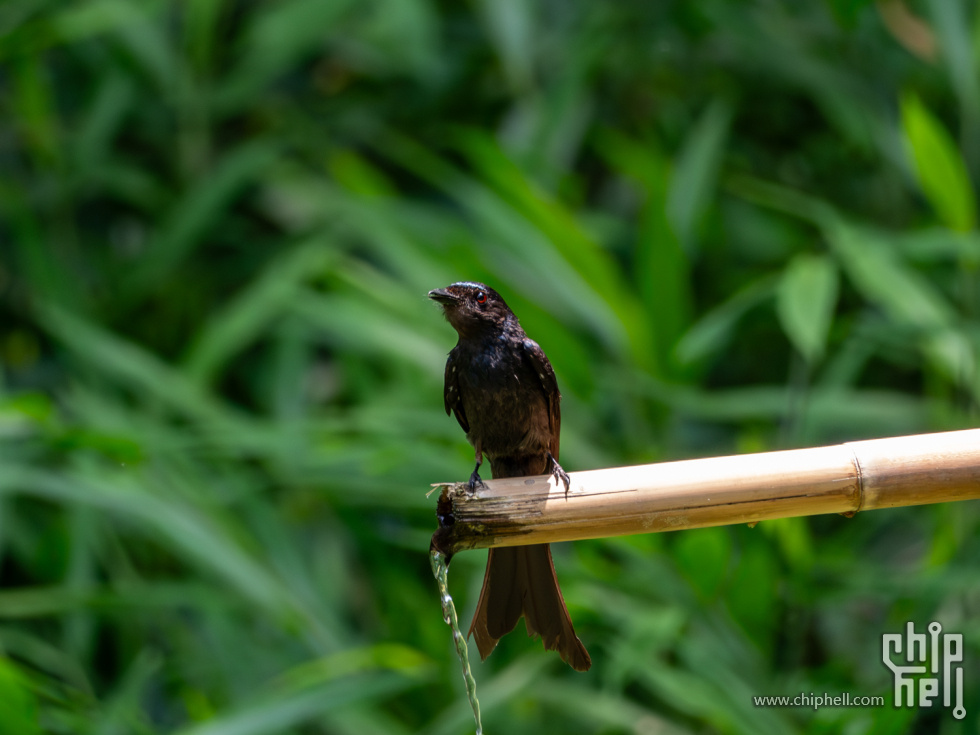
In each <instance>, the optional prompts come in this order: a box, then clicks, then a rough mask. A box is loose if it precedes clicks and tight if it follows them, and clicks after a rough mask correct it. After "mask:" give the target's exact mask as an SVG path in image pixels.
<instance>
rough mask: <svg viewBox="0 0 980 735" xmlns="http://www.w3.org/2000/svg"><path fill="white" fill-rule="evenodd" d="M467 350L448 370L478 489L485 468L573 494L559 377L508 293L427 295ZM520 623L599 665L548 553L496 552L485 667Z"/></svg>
mask: <svg viewBox="0 0 980 735" xmlns="http://www.w3.org/2000/svg"><path fill="white" fill-rule="evenodd" d="M429 298H430V299H433V300H434V301H438V302H439V303H440V304H441V305H442V308H443V312H444V313H445V316H446V319H447V320H448V321H449V323H450V324H451V325H452V326H453V329H455V330H456V331H457V332H458V333H459V341H458V342H457V343H456V346H455V347H454V348H453V350H452V351H451V352H450V353H449V359H448V360H447V361H446V385H445V389H444V393H443V395H444V398H445V404H446V413H447V414H448V413H452V414H454V415H455V416H456V420H457V421H458V422H459V425H460V426H462V427H463V431H465V432H466V438H467V439H468V440H469V442H470V444H472V445H473V447H474V448H475V449H476V467H475V468H474V470H473V474H472V475H470V488H471V489H472V488H474V487H476V486H477V485H478V484H482V482H483V481H482V480H481V479H480V474H479V471H480V465H481V464H482V462H483V457H484V456H486V457H487V458H488V459H489V460H490V469H491V470H492V473H493V477H525V476H527V475H543V474H553V475H554V476H555V478H556V479H558V480H559V481H561V482H563V483H564V485H565V491H566V492H567V491H568V485H569V480H568V475H567V474H566V473H565V470H563V469H562V468H561V465H559V464H558V443H559V435H560V433H561V409H560V408H559V405H558V404H559V401H560V400H561V394H560V393H559V392H558V381H557V380H556V379H555V371H554V370H553V369H552V367H551V363H550V362H548V358H547V356H545V354H544V351H543V350H542V349H541V348H540V347H539V346H538V344H537V342H535V341H534V340H531V339H528V336H527V335H526V334H525V333H524V330H523V329H522V328H521V325H520V323H519V322H518V321H517V317H516V316H515V315H514V312H512V311H511V310H510V308H509V307H508V306H507V304H506V303H505V302H504V300H503V299H502V298H501V296H500V294H498V293H497V292H496V291H494V290H493V289H492V288H489V287H488V286H486V285H484V284H482V283H470V282H461V283H454V284H452V285H451V286H447V287H446V288H437V289H435V290H433V291H429ZM521 615H523V616H524V624H525V626H526V627H527V633H528V635H532V636H533V635H535V634H539V635H540V636H541V640H542V642H543V643H544V647H545V648H546V649H548V650H556V649H557V651H558V653H559V654H560V655H561V657H562V660H563V661H565V663H567V664H568V665H569V666H571V667H572V668H573V669H575V670H577V671H587V670H588V669H589V667H590V666H591V665H592V660H591V659H590V658H589V652H588V651H586V650H585V646H584V645H582V641H580V640H579V639H578V637H577V636H576V635H575V630H574V629H573V628H572V619H571V617H570V616H569V614H568V608H567V607H565V600H564V599H563V598H562V596H561V589H560V588H559V586H558V577H557V576H556V575H555V565H554V563H553V562H552V560H551V549H550V548H549V547H548V544H538V545H534V546H514V547H501V548H497V549H490V555H489V557H488V558H487V571H486V575H485V576H484V578H483V590H482V591H481V592H480V601H479V603H478V604H477V608H476V614H475V615H474V616H473V622H472V624H471V625H470V630H469V634H468V635H472V636H474V637H475V639H476V645H477V648H479V649H480V657H481V658H483V659H486V657H487V656H489V655H490V652H491V651H493V649H494V647H495V646H496V645H497V641H498V640H500V638H502V637H503V636H504V635H506V634H507V633H509V632H510V631H512V630H513V629H514V627H515V626H516V625H517V621H518V620H519V619H520V617H521Z"/></svg>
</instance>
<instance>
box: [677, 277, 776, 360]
mask: <svg viewBox="0 0 980 735" xmlns="http://www.w3.org/2000/svg"><path fill="white" fill-rule="evenodd" d="M776 288H777V281H776V279H775V278H774V277H773V276H765V277H764V278H761V279H759V280H757V281H753V282H752V283H750V284H749V285H747V286H745V287H743V288H742V289H741V290H740V291H739V292H738V293H736V294H735V295H734V296H732V297H731V298H730V299H728V300H727V301H725V302H723V303H722V304H720V305H719V306H716V307H715V308H714V309H712V310H711V311H709V312H708V313H707V314H705V315H704V316H702V317H701V319H700V320H699V321H698V322H696V323H695V324H694V325H693V326H692V327H691V328H690V329H689V330H688V331H687V333H686V334H684V336H683V337H682V338H681V339H680V341H679V342H678V343H677V348H676V351H675V354H676V357H677V360H678V361H679V362H680V363H681V364H691V363H695V362H699V361H701V360H704V359H706V358H707V357H709V356H710V355H711V354H712V353H715V352H719V351H721V350H723V349H724V348H725V346H726V345H727V344H728V342H729V341H730V340H731V339H732V338H733V337H734V336H735V327H736V326H737V324H738V321H739V320H740V319H741V318H742V317H743V316H744V315H745V313H746V312H748V311H749V310H750V309H753V308H755V307H756V306H758V305H759V304H760V303H762V302H763V301H765V300H766V299H769V298H771V297H772V295H773V294H774V293H775V292H776Z"/></svg>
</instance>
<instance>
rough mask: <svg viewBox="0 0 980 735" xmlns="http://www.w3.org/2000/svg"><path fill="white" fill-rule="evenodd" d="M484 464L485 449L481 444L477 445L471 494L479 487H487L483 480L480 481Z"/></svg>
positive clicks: (471, 479) (471, 478)
mask: <svg viewBox="0 0 980 735" xmlns="http://www.w3.org/2000/svg"><path fill="white" fill-rule="evenodd" d="M481 464H483V447H481V446H480V443H479V442H477V444H476V467H474V468H473V474H472V475H470V492H473V491H474V490H476V488H477V486H479V487H486V485H485V484H484V483H483V480H481V479H480V465H481Z"/></svg>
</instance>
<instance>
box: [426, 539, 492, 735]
mask: <svg viewBox="0 0 980 735" xmlns="http://www.w3.org/2000/svg"><path fill="white" fill-rule="evenodd" d="M429 563H430V564H431V565H432V574H433V575H434V576H435V578H436V583H437V584H438V585H439V599H440V601H441V602H442V619H443V620H445V621H446V623H448V624H449V625H450V626H452V629H453V643H455V644H456V655H457V656H458V657H459V663H460V664H461V665H462V667H463V681H464V682H466V698H467V699H469V700H470V708H471V709H472V710H473V719H474V720H475V721H476V735H483V723H482V722H480V701H479V700H478V699H477V698H476V679H474V678H473V671H472V670H471V669H470V658H469V655H468V654H467V651H466V636H464V635H463V631H461V630H460V629H459V618H457V617H456V606H455V605H453V598H452V597H450V596H449V579H448V574H449V567H447V566H446V558H445V557H444V556H443V555H442V554H440V553H439V552H438V551H435V550H432V551H430V552H429Z"/></svg>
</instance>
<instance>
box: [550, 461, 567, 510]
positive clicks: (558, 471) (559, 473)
mask: <svg viewBox="0 0 980 735" xmlns="http://www.w3.org/2000/svg"><path fill="white" fill-rule="evenodd" d="M548 459H550V460H551V474H552V475H554V476H555V481H556V482H560V483H563V484H564V485H565V500H568V489H569V487H571V484H572V480H571V478H570V477H569V476H568V473H567V472H565V470H563V469H562V468H561V465H560V464H558V460H557V459H555V457H554V455H553V454H552V453H551V452H548Z"/></svg>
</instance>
